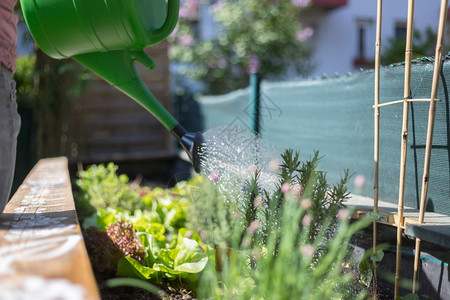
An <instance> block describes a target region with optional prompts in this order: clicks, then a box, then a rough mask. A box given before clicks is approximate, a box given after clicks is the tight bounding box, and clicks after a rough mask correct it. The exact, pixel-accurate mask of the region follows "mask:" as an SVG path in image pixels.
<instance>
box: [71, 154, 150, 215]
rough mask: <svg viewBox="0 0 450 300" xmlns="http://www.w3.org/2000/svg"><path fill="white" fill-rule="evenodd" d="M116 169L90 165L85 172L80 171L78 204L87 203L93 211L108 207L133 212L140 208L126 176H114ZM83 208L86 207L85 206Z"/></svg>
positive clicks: (77, 183) (112, 165)
mask: <svg viewBox="0 0 450 300" xmlns="http://www.w3.org/2000/svg"><path fill="white" fill-rule="evenodd" d="M117 169H118V167H117V166H116V165H114V164H113V163H109V164H108V165H106V166H105V165H103V164H100V165H92V166H91V167H89V168H88V169H87V170H85V171H80V172H79V173H78V177H79V179H78V180H77V181H76V185H77V186H78V187H79V189H80V193H78V194H76V196H77V198H78V199H77V200H78V202H79V203H80V202H84V203H88V204H89V205H90V206H91V207H93V208H94V209H95V210H99V209H105V208H107V207H110V208H122V209H125V210H131V211H134V210H136V209H139V208H141V207H142V203H141V202H140V201H139V199H138V192H137V191H135V190H132V189H131V188H130V186H129V185H128V181H129V178H128V176H127V175H125V174H121V175H117V174H116V171H117ZM83 206H84V207H88V205H87V204H84V205H83ZM88 213H92V211H88Z"/></svg>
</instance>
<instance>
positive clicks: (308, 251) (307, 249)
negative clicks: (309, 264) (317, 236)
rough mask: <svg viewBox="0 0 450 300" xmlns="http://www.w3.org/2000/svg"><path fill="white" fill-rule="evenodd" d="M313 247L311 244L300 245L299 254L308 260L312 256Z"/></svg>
mask: <svg viewBox="0 0 450 300" xmlns="http://www.w3.org/2000/svg"><path fill="white" fill-rule="evenodd" d="M314 251H315V250H314V246H313V245H311V244H306V245H301V246H300V252H301V253H302V255H303V256H304V257H306V258H310V257H312V256H313V255H314Z"/></svg>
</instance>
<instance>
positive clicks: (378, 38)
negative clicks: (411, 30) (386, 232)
mask: <svg viewBox="0 0 450 300" xmlns="http://www.w3.org/2000/svg"><path fill="white" fill-rule="evenodd" d="M382 8H383V0H378V2H377V31H376V40H375V90H374V102H375V105H374V151H373V153H374V183H373V212H374V213H376V214H378V191H379V186H378V176H379V174H378V173H379V157H380V155H379V149H380V138H379V136H380V109H379V104H380V57H381V20H382ZM372 226H373V232H372V235H373V236H372V248H373V254H374V255H375V254H376V252H377V240H378V237H377V222H376V220H374V221H373V223H372ZM377 267H378V264H377V262H376V261H373V295H372V299H374V300H376V299H377V297H378V295H377V294H378V288H377V286H378V283H377Z"/></svg>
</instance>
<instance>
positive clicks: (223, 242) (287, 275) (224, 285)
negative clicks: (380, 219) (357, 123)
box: [191, 150, 370, 299]
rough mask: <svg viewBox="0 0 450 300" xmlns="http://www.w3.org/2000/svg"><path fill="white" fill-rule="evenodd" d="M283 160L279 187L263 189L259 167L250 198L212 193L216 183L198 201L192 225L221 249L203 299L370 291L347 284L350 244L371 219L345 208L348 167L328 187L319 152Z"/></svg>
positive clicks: (205, 280)
mask: <svg viewBox="0 0 450 300" xmlns="http://www.w3.org/2000/svg"><path fill="white" fill-rule="evenodd" d="M281 158H282V163H281V164H280V166H279V172H278V175H279V182H278V185H277V187H276V189H275V190H273V191H267V190H265V189H264V187H262V186H260V184H259V177H260V173H259V171H258V170H256V171H255V173H254V176H253V177H252V178H251V179H250V180H249V181H248V182H246V183H245V193H244V194H245V195H246V198H245V201H233V199H231V198H230V196H229V195H226V194H220V193H218V192H214V184H211V183H205V188H209V191H208V192H206V193H204V194H202V195H201V197H200V198H196V199H195V200H194V201H193V209H192V215H191V216H192V217H193V218H195V221H193V223H195V224H196V225H195V226H199V227H197V228H200V229H201V230H202V231H203V232H205V237H206V240H207V241H209V242H211V243H215V244H216V246H217V248H218V253H221V255H220V257H219V258H218V259H219V265H220V272H217V271H216V270H207V271H206V272H204V274H203V276H202V280H201V283H200V287H199V292H198V293H199V296H200V298H214V299H216V298H217V299H231V298H233V299H331V298H337V299H362V298H363V297H364V295H365V291H364V289H362V288H358V287H356V288H354V289H351V290H349V289H348V287H349V286H351V285H355V283H356V282H357V278H356V276H354V275H353V273H352V272H350V271H349V270H350V269H349V268H348V267H346V266H347V265H348V262H347V259H348V257H349V248H348V247H347V246H348V243H349V240H350V238H351V237H352V236H353V234H355V233H356V232H357V231H358V230H360V229H362V228H363V227H365V226H367V225H368V224H369V223H370V220H363V221H358V222H355V223H351V222H350V220H349V211H348V210H347V209H345V208H344V206H343V201H344V200H345V199H347V198H348V196H349V193H348V191H347V189H346V187H345V184H346V183H347V181H348V179H349V172H348V171H347V170H346V171H344V176H343V177H342V179H341V180H340V181H339V182H338V183H337V184H335V185H330V184H328V182H327V179H326V173H325V172H322V171H319V170H318V163H319V160H320V158H319V153H318V152H315V153H314V155H313V157H312V158H311V159H310V160H308V161H305V162H302V161H300V159H299V154H298V153H296V152H295V153H294V151H293V150H286V151H285V152H284V153H283V154H282V155H281ZM219 180H220V179H219ZM234 188H236V187H234ZM230 189H233V187H230ZM197 209H200V213H201V214H202V216H203V217H202V218H199V217H198V218H197V215H196V214H195V210H197ZM224 248H226V249H228V250H227V251H223V249H224ZM216 259H217V257H216Z"/></svg>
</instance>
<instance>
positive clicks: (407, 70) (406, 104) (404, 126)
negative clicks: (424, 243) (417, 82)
mask: <svg viewBox="0 0 450 300" xmlns="http://www.w3.org/2000/svg"><path fill="white" fill-rule="evenodd" d="M407 22H408V23H407V29H406V45H405V81H404V85H403V87H404V89H403V96H404V101H403V124H402V144H401V145H402V146H401V156H400V183H399V191H398V224H397V252H396V260H395V286H394V299H397V298H398V297H399V292H400V267H401V260H402V232H403V228H402V225H403V207H404V196H405V173H406V172H405V171H406V154H407V148H408V117H409V102H408V101H407V99H408V98H411V95H410V90H411V88H410V86H411V60H412V39H413V24H414V0H409V1H408V21H407Z"/></svg>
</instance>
